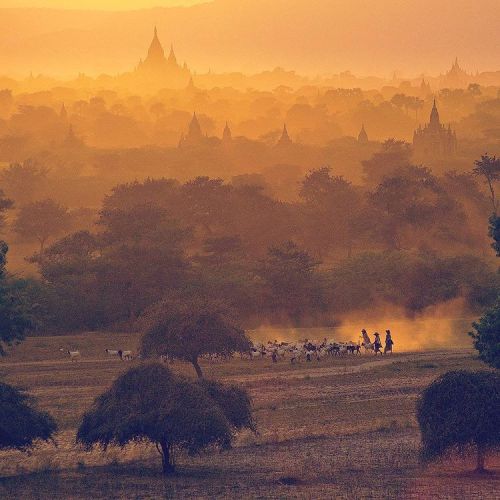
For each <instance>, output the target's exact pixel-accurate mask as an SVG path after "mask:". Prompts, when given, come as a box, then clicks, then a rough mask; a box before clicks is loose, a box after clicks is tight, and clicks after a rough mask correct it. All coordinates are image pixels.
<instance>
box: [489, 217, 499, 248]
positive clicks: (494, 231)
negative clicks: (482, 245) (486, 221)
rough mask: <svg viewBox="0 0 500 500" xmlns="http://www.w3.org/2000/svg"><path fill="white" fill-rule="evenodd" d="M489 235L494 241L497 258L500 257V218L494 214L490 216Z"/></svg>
mask: <svg viewBox="0 0 500 500" xmlns="http://www.w3.org/2000/svg"><path fill="white" fill-rule="evenodd" d="M489 235H490V237H491V238H492V239H493V243H492V244H491V246H492V247H493V249H494V250H495V252H496V254H497V257H500V217H499V216H498V215H495V214H492V215H491V216H490V228H489Z"/></svg>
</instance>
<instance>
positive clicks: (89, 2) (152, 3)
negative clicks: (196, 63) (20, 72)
mask: <svg viewBox="0 0 500 500" xmlns="http://www.w3.org/2000/svg"><path fill="white" fill-rule="evenodd" d="M207 1H210V0H69V1H68V0H2V1H1V2H0V3H1V7H46V8H63V9H86V8H87V9H106V10H107V9H109V10H111V9H112V10H130V9H144V8H150V7H174V6H186V5H195V4H197V3H206V2H207Z"/></svg>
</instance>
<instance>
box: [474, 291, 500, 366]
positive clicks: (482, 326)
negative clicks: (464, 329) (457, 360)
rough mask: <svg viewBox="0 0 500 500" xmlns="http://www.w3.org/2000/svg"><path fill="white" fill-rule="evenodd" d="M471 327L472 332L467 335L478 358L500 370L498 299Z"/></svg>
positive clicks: (499, 301)
mask: <svg viewBox="0 0 500 500" xmlns="http://www.w3.org/2000/svg"><path fill="white" fill-rule="evenodd" d="M472 327H473V328H474V331H473V332H470V333H469V335H470V336H471V337H472V338H473V339H474V347H475V348H476V349H477V350H478V351H479V357H480V358H481V359H482V360H483V361H484V362H485V363H488V364H489V365H491V366H493V367H495V368H500V299H499V300H498V301H497V303H496V304H495V305H494V306H493V307H491V308H490V309H488V310H487V311H486V312H485V313H484V315H483V316H482V318H481V319H480V320H479V322H474V323H473V324H472Z"/></svg>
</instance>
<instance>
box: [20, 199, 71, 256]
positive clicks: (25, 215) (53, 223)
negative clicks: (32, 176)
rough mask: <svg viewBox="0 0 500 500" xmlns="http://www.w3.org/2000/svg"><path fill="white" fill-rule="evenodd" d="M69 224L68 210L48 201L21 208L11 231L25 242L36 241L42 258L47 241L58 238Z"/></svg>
mask: <svg viewBox="0 0 500 500" xmlns="http://www.w3.org/2000/svg"><path fill="white" fill-rule="evenodd" d="M70 224H71V215H70V213H69V212H68V209H67V208H66V207H63V206H61V205H59V204H58V203H56V202H55V201H54V200H50V199H48V200H42V201H36V202H33V203H29V204H28V205H24V206H22V207H21V208H20V209H19V212H18V214H17V217H16V220H15V221H14V226H13V229H14V231H15V232H16V233H17V234H19V235H20V236H22V237H23V238H25V239H27V240H33V239H35V240H38V242H39V243H40V255H41V256H42V254H43V251H44V248H45V243H46V242H47V240H48V239H49V238H50V237H54V236H60V235H61V234H62V233H64V232H65V231H67V230H68V229H69V228H70Z"/></svg>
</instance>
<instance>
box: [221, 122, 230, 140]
mask: <svg viewBox="0 0 500 500" xmlns="http://www.w3.org/2000/svg"><path fill="white" fill-rule="evenodd" d="M232 139H233V136H232V134H231V129H230V128H229V125H228V123H227V122H226V126H225V127H224V132H222V142H225V143H228V142H231V141H232Z"/></svg>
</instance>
